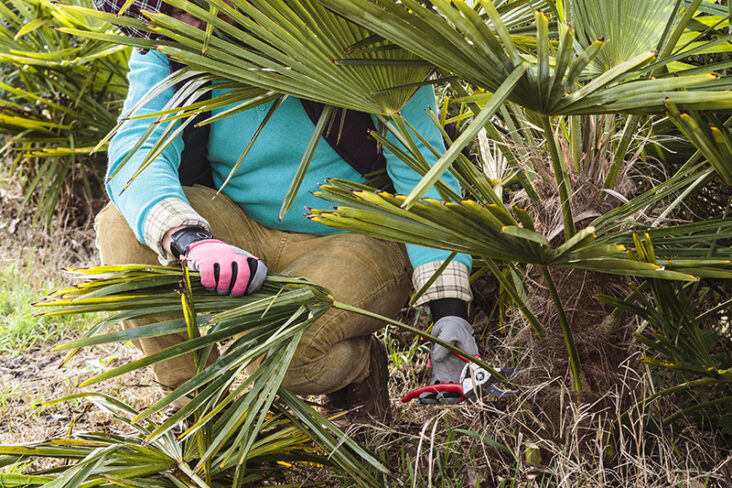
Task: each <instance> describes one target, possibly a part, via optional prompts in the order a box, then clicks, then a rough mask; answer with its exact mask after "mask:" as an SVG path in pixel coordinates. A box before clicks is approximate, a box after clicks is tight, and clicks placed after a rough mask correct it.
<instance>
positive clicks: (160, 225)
mask: <svg viewBox="0 0 732 488" xmlns="http://www.w3.org/2000/svg"><path fill="white" fill-rule="evenodd" d="M181 225H197V226H200V227H203V228H205V229H206V230H208V231H210V230H211V226H210V225H209V224H208V222H207V221H206V219H204V218H203V217H201V216H200V215H198V214H197V213H196V211H195V210H193V207H191V206H190V205H189V204H188V203H187V202H185V201H184V200H181V199H180V198H175V197H170V198H165V199H163V200H160V201H159V202H158V203H156V204H155V205H154V206H153V207H152V208H151V209H150V211H149V212H148V213H147V218H146V219H145V228H144V231H143V236H142V237H143V239H145V244H147V245H148V246H149V247H150V248H151V249H152V250H153V251H155V252H156V253H158V260H159V261H160V263H161V264H162V265H163V266H165V265H169V264H172V263H175V262H176V261H177V259H176V258H175V257H173V255H172V254H170V253H169V252H167V251H166V250H165V249H163V237H164V236H165V233H166V232H168V231H169V230H170V229H172V228H173V227H178V226H181Z"/></svg>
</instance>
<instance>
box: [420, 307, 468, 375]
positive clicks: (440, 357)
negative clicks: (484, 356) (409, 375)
mask: <svg viewBox="0 0 732 488" xmlns="http://www.w3.org/2000/svg"><path fill="white" fill-rule="evenodd" d="M432 335H433V336H435V337H437V338H438V339H442V340H443V341H445V342H448V343H450V344H452V345H454V346H455V347H459V348H460V349H462V350H463V351H465V352H467V353H468V354H470V355H473V356H474V355H476V354H478V344H476V342H475V339H474V338H473V327H472V326H471V325H470V323H469V322H468V321H467V320H465V319H462V318H460V317H456V316H454V315H448V316H446V317H442V318H441V319H440V320H438V321H437V322H435V325H434V327H432ZM465 364H466V362H465V361H463V360H462V359H460V358H459V357H457V356H456V355H454V354H453V353H452V352H450V350H449V349H447V348H446V347H444V346H441V345H439V344H434V345H433V346H432V381H431V382H430V384H435V383H457V382H458V381H459V380H460V373H462V371H463V368H464V367H465Z"/></svg>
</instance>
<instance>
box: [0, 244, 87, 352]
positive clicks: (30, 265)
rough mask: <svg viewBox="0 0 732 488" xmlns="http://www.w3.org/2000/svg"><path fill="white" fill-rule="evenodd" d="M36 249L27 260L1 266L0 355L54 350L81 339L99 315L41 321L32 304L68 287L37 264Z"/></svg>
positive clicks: (29, 254) (29, 253) (61, 317)
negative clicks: (55, 346)
mask: <svg viewBox="0 0 732 488" xmlns="http://www.w3.org/2000/svg"><path fill="white" fill-rule="evenodd" d="M32 252H33V250H32V249H29V252H28V254H27V256H28V257H26V258H25V259H24V260H21V261H15V262H10V263H7V262H6V263H3V265H2V266H0V354H10V355H17V354H20V353H22V352H25V351H28V350H29V349H32V348H34V347H44V346H51V345H53V344H54V343H56V342H58V341H59V340H60V339H61V338H63V337H68V336H71V335H74V336H75V335H78V334H79V333H80V332H81V331H83V330H84V329H85V328H86V327H88V326H89V325H90V324H91V323H93V322H95V321H96V320H97V315H86V316H81V315H79V316H60V317H44V318H38V317H34V316H33V312H34V310H33V307H32V306H31V304H32V303H33V302H35V301H37V300H39V299H40V298H42V297H43V296H45V295H47V294H48V293H50V292H51V291H53V290H55V289H58V288H61V287H66V286H68V281H64V280H63V279H62V278H61V277H58V278H53V277H49V274H48V271H47V270H45V269H43V266H42V265H41V264H38V263H37V262H36V261H34V260H33V259H32V258H31V256H32Z"/></svg>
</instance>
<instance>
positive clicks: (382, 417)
mask: <svg viewBox="0 0 732 488" xmlns="http://www.w3.org/2000/svg"><path fill="white" fill-rule="evenodd" d="M388 381H389V368H388V366H387V357H386V348H385V347H384V344H382V343H381V341H379V340H378V339H377V338H376V337H374V336H371V337H370V341H369V375H368V376H367V377H366V379H365V380H363V381H360V382H358V383H351V384H350V385H347V386H345V387H343V388H341V389H340V390H336V391H334V392H333V393H328V394H327V395H325V397H326V399H327V400H326V404H325V405H324V406H325V407H326V408H327V409H329V410H331V411H332V412H333V413H335V412H337V411H338V410H340V411H345V412H348V413H347V414H346V415H343V417H341V418H343V419H344V420H348V421H351V422H366V421H368V420H369V419H372V420H377V421H380V422H388V421H389V420H391V406H390V405H389V389H388V387H387V382H388Z"/></svg>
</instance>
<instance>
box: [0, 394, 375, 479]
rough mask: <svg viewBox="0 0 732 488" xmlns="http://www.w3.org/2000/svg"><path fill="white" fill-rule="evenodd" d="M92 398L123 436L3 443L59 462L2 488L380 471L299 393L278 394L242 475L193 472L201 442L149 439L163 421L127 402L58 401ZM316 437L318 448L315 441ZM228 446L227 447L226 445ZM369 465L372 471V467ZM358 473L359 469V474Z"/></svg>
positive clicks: (14, 451) (20, 453)
mask: <svg viewBox="0 0 732 488" xmlns="http://www.w3.org/2000/svg"><path fill="white" fill-rule="evenodd" d="M71 400H75V401H80V400H81V401H89V402H91V403H92V404H93V405H95V406H96V407H97V408H99V409H100V410H102V411H104V412H106V413H107V414H109V415H110V416H111V417H113V418H114V419H115V420H117V421H118V422H119V423H121V424H122V425H124V426H125V427H126V428H127V430H128V431H129V433H128V434H126V435H115V434H107V433H79V434H74V435H71V434H69V436H68V437H64V438H55V439H50V440H46V441H42V442H34V443H29V444H21V445H2V446H0V454H2V455H5V456H8V459H9V460H12V459H15V460H16V461H20V460H25V459H29V458H32V459H47V460H52V461H55V462H62V463H63V464H61V465H60V466H58V467H56V468H54V469H52V470H41V471H39V472H37V473H34V472H30V473H26V474H23V475H16V474H10V473H0V483H2V485H3V486H8V487H13V486H28V484H32V485H33V484H43V485H46V484H47V485H48V486H57V487H72V486H95V485H98V484H103V485H106V484H112V485H118V486H133V487H138V486H156V487H170V488H179V487H180V486H181V483H183V486H197V487H199V488H205V487H208V486H223V485H226V486H262V484H264V483H269V482H272V481H274V480H276V479H279V478H281V477H282V476H283V475H284V473H283V471H282V465H283V464H284V465H297V464H303V465H318V466H329V467H335V468H338V467H341V468H342V469H344V471H346V472H347V473H348V474H349V475H350V476H351V477H352V478H353V479H354V481H357V483H358V484H359V485H360V486H379V485H378V484H377V482H376V480H375V479H374V478H373V477H372V476H371V475H370V474H369V473H368V468H366V467H365V466H364V464H363V463H364V462H365V461H368V462H371V463H373V464H374V467H375V468H381V469H382V470H383V469H384V468H383V467H382V466H381V465H380V463H379V462H378V461H376V459H374V458H373V457H372V456H371V455H369V454H368V453H367V452H366V451H364V450H363V449H362V448H360V447H359V446H357V445H356V444H355V443H354V442H353V441H351V440H350V439H347V438H346V442H345V443H344V444H343V445H338V443H339V442H340V439H338V438H337V437H334V435H333V434H332V433H331V432H330V431H329V430H326V429H327V428H330V429H333V430H334V431H335V432H338V431H337V428H335V426H333V425H332V424H331V423H330V421H329V420H327V419H325V418H323V417H322V416H319V415H318V414H317V413H316V412H314V411H309V410H310V409H309V407H306V406H305V405H304V404H303V403H302V402H301V401H300V400H299V399H298V398H297V397H295V396H294V395H292V394H290V393H288V392H286V391H285V390H282V391H281V394H280V397H279V398H278V399H277V400H276V402H275V403H274V404H273V405H272V408H271V411H270V412H268V416H267V419H266V420H265V422H264V423H263V425H262V429H261V432H260V433H259V435H258V436H257V437H256V438H255V439H254V441H253V443H252V446H251V449H250V450H249V452H248V454H247V456H246V457H245V458H244V459H243V462H244V465H245V466H246V474H243V475H241V476H239V477H237V476H236V475H235V472H236V469H235V466H231V465H230V464H228V463H224V464H221V465H216V464H214V465H211V467H210V470H208V471H206V472H203V471H200V470H196V468H195V466H196V463H197V461H198V459H199V454H198V446H197V445H196V442H195V440H194V439H192V438H190V437H189V438H186V439H184V440H179V439H177V438H176V437H175V436H174V435H173V434H172V433H170V432H167V433H165V434H162V435H160V436H158V437H156V438H155V439H153V440H149V439H150V436H151V433H152V432H154V431H155V430H159V428H160V424H158V423H156V422H154V421H152V420H146V421H145V422H139V421H135V418H136V417H137V416H138V412H137V411H135V410H134V409H133V408H132V407H130V406H129V405H127V404H126V403H124V402H122V401H120V400H118V399H116V398H114V397H110V396H108V395H103V394H100V393H81V394H76V395H72V396H69V397H66V398H62V399H59V400H54V401H51V402H47V403H46V404H54V403H59V402H64V401H71ZM225 424H226V422H225V418H224V417H222V418H221V420H218V421H216V422H215V423H213V426H212V429H211V432H212V433H213V434H214V435H215V434H218V433H219V432H220V431H222V430H224V429H225V428H226V425H225ZM313 442H314V443H315V445H313ZM226 447H229V446H228V445H227V446H226ZM372 469H373V468H372ZM358 470H362V472H358Z"/></svg>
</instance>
